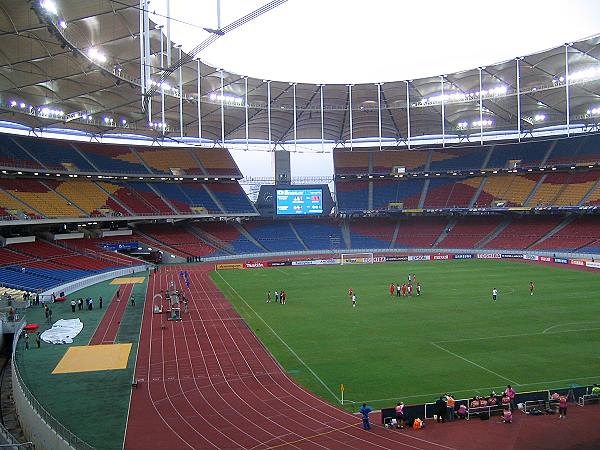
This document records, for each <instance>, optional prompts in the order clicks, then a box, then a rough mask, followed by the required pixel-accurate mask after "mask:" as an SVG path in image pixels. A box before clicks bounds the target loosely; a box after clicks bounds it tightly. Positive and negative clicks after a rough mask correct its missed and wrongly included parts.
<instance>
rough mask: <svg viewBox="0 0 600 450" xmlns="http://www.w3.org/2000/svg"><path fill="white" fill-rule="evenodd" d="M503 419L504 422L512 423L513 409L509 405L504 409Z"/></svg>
mask: <svg viewBox="0 0 600 450" xmlns="http://www.w3.org/2000/svg"><path fill="white" fill-rule="evenodd" d="M502 421H503V422H504V423H512V411H511V410H510V408H509V407H508V406H507V407H505V408H504V411H503V412H502Z"/></svg>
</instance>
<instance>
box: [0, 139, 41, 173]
mask: <svg viewBox="0 0 600 450" xmlns="http://www.w3.org/2000/svg"><path fill="white" fill-rule="evenodd" d="M0 164H2V165H4V166H8V167H23V168H25V167H30V168H33V169H38V168H40V167H42V166H41V164H40V163H38V162H37V161H35V160H34V159H32V158H31V156H30V155H29V154H28V153H27V152H26V151H25V150H23V148H22V147H21V146H20V145H19V144H18V142H16V141H15V140H14V139H13V136H8V135H6V134H0Z"/></svg>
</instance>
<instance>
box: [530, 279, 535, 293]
mask: <svg viewBox="0 0 600 450" xmlns="http://www.w3.org/2000/svg"><path fill="white" fill-rule="evenodd" d="M534 289H535V284H533V281H530V282H529V295H533V290H534Z"/></svg>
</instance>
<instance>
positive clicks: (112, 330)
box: [84, 284, 133, 345]
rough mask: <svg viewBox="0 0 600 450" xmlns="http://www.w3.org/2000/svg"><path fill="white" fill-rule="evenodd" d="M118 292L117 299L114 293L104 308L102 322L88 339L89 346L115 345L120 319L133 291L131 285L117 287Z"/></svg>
mask: <svg viewBox="0 0 600 450" xmlns="http://www.w3.org/2000/svg"><path fill="white" fill-rule="evenodd" d="M119 291H120V295H119V298H117V293H116V292H115V295H114V297H113V298H112V300H111V302H110V305H108V308H106V312H105V313H104V317H102V320H101V321H100V323H99V324H98V328H96V331H95V332H94V335H93V336H92V339H90V345H99V344H114V343H115V340H116V339H117V333H118V332H119V326H120V325H121V319H122V318H123V314H124V313H125V308H127V302H128V301H129V297H130V295H131V292H132V291H133V284H125V285H121V286H119ZM119 291H118V292H119ZM84 306H85V305H84Z"/></svg>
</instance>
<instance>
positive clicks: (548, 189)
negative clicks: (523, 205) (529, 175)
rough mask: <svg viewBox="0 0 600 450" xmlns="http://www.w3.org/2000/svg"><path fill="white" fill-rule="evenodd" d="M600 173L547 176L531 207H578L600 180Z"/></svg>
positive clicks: (552, 174) (569, 173)
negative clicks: (599, 176) (599, 177)
mask: <svg viewBox="0 0 600 450" xmlns="http://www.w3.org/2000/svg"><path fill="white" fill-rule="evenodd" d="M599 174H600V172H596V171H594V172H555V173H549V174H548V175H546V178H545V179H544V182H543V183H542V184H541V185H540V187H539V188H538V190H537V191H536V193H535V195H534V196H533V197H532V198H531V200H530V201H529V205H530V206H553V205H560V206H577V205H579V203H580V202H581V201H582V200H583V198H584V196H585V195H586V194H587V193H588V192H589V190H590V189H591V188H592V187H593V186H594V184H595V183H596V181H597V180H598V175H599Z"/></svg>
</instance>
